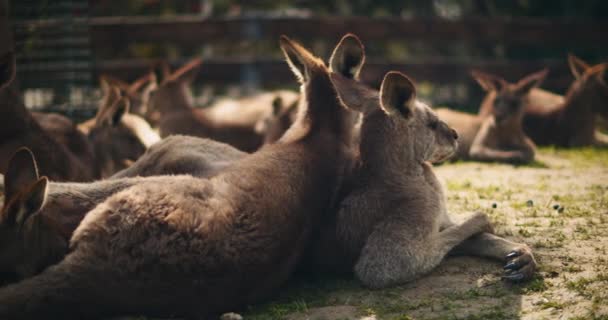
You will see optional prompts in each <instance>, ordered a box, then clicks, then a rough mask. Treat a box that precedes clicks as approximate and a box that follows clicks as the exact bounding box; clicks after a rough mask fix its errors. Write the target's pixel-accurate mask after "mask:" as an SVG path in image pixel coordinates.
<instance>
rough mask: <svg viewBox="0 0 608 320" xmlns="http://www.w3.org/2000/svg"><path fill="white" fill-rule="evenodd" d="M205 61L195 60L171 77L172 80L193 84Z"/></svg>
mask: <svg viewBox="0 0 608 320" xmlns="http://www.w3.org/2000/svg"><path fill="white" fill-rule="evenodd" d="M202 63H203V59H201V58H195V59H192V60H191V61H190V62H188V63H186V64H185V65H183V66H182V67H181V68H179V69H177V71H175V72H173V74H172V75H171V80H177V81H180V82H185V83H192V82H194V79H195V78H196V76H197V75H198V71H199V70H200V67H201V64H202Z"/></svg>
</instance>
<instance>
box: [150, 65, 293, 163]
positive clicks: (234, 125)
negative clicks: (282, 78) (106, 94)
mask: <svg viewBox="0 0 608 320" xmlns="http://www.w3.org/2000/svg"><path fill="white" fill-rule="evenodd" d="M201 63H202V61H201V60H200V59H194V60H193V61H191V62H190V63H188V64H186V65H185V66H183V67H182V68H180V69H179V70H177V71H175V72H173V73H169V72H170V71H169V67H168V65H166V64H160V65H158V66H157V67H156V68H154V74H153V78H154V79H155V80H156V82H157V88H156V89H154V90H152V91H151V93H150V98H149V101H148V107H147V109H148V112H149V113H155V112H158V113H159V115H158V118H159V120H158V121H159V131H160V135H161V136H162V137H166V136H168V135H170V134H183V135H191V136H197V137H203V138H210V139H213V140H217V141H220V142H225V143H228V144H230V145H233V146H235V147H237V148H238V149H240V150H243V151H247V152H252V151H255V150H257V149H258V148H259V147H260V146H261V145H262V140H263V137H262V136H261V135H260V134H258V133H257V132H256V130H255V125H256V123H257V122H258V121H259V120H260V119H261V118H263V117H265V116H266V115H267V114H268V113H270V112H271V110H272V101H273V99H274V97H275V95H276V94H280V95H281V96H282V99H284V101H286V103H287V101H294V100H297V96H298V95H297V94H296V93H292V92H289V91H284V92H279V93H263V94H260V95H258V96H254V97H251V98H244V99H240V100H233V99H223V100H220V101H218V102H217V103H216V104H215V105H212V106H210V107H208V108H204V109H197V108H194V107H193V103H192V94H191V93H190V88H189V87H190V84H191V82H192V81H193V80H194V78H195V76H196V74H197V73H198V69H199V67H200V65H201ZM150 117H153V116H150Z"/></svg>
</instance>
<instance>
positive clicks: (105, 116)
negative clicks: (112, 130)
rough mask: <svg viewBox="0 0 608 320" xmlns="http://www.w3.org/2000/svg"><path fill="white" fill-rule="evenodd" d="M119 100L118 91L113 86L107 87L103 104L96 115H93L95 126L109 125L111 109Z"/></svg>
mask: <svg viewBox="0 0 608 320" xmlns="http://www.w3.org/2000/svg"><path fill="white" fill-rule="evenodd" d="M120 98H121V93H120V89H119V88H118V87H115V86H113V85H109V89H108V92H107V94H106V95H105V96H104V98H103V102H102V104H101V106H100V107H99V109H98V110H97V114H96V115H95V125H96V126H102V125H104V124H111V121H110V117H111V116H112V113H113V108H114V106H115V104H116V103H117V101H118V100H119V99H120Z"/></svg>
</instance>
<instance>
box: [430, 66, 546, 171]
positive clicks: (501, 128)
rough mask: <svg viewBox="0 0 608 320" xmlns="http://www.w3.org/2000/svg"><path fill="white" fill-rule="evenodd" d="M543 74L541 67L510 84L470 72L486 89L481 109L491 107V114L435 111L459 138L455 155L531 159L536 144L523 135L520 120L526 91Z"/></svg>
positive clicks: (543, 76) (533, 86) (492, 159)
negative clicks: (454, 130)
mask: <svg viewBox="0 0 608 320" xmlns="http://www.w3.org/2000/svg"><path fill="white" fill-rule="evenodd" d="M546 75H547V70H542V71H539V72H537V73H534V74H531V75H529V76H527V77H525V78H523V79H521V80H520V81H518V82H517V83H515V84H510V83H507V82H504V81H491V80H493V78H492V77H491V76H488V75H486V74H484V73H481V72H476V71H475V72H473V78H475V80H477V82H478V83H479V84H480V85H481V87H482V88H484V89H485V90H486V91H488V94H487V95H486V97H485V98H484V100H483V102H482V107H481V108H482V109H488V110H491V114H490V115H489V116H485V117H484V116H480V115H472V114H468V113H464V112H459V111H454V110H450V109H438V110H437V115H438V116H439V118H441V120H443V121H445V122H447V123H448V125H450V126H451V127H453V128H454V129H456V131H457V132H458V135H459V136H460V137H461V138H460V141H459V146H458V152H457V154H456V157H457V158H460V159H470V160H477V161H499V162H510V163H528V162H531V161H532V160H534V154H535V149H536V147H535V145H534V143H533V142H532V141H531V140H530V139H529V138H528V137H527V136H526V135H525V133H524V130H523V128H522V123H521V122H522V118H523V114H524V101H525V99H526V97H527V95H528V93H529V92H530V90H531V89H532V88H535V87H537V86H538V85H539V84H540V83H541V82H542V81H543V80H544V78H545V77H546Z"/></svg>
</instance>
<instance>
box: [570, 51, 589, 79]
mask: <svg viewBox="0 0 608 320" xmlns="http://www.w3.org/2000/svg"><path fill="white" fill-rule="evenodd" d="M568 66H569V67H570V72H572V75H573V76H574V78H576V79H578V78H580V77H582V76H583V74H584V73H585V71H587V69H589V68H590V66H589V65H588V64H587V63H586V62H585V61H583V60H582V59H581V58H579V57H577V56H575V55H573V54H572V53H569V54H568Z"/></svg>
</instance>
